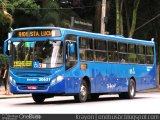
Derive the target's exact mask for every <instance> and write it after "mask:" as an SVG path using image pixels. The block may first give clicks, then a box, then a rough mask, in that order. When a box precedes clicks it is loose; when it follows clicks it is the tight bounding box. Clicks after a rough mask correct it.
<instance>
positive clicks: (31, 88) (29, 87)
mask: <svg viewBox="0 0 160 120" xmlns="http://www.w3.org/2000/svg"><path fill="white" fill-rule="evenodd" d="M27 89H28V90H36V89H37V86H27Z"/></svg>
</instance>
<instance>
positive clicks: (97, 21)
mask: <svg viewBox="0 0 160 120" xmlns="http://www.w3.org/2000/svg"><path fill="white" fill-rule="evenodd" d="M96 6H97V8H96V13H95V18H94V30H93V31H94V32H96V33H100V26H101V20H100V18H101V1H97V5H96Z"/></svg>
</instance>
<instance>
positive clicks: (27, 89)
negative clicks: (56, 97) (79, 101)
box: [10, 81, 65, 94]
mask: <svg viewBox="0 0 160 120" xmlns="http://www.w3.org/2000/svg"><path fill="white" fill-rule="evenodd" d="M10 91H11V93H13V94H32V93H46V94H47V93H49V94H60V93H65V83H64V81H62V82H60V83H57V84H55V85H50V84H43V85H41V84H36V85H27V84H17V85H13V84H12V83H10Z"/></svg>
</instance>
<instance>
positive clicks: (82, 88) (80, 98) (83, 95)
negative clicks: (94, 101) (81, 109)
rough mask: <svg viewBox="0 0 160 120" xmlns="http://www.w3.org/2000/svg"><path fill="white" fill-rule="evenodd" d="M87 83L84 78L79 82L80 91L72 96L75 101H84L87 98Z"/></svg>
mask: <svg viewBox="0 0 160 120" xmlns="http://www.w3.org/2000/svg"><path fill="white" fill-rule="evenodd" d="M88 94H89V91H88V85H87V82H86V81H85V80H83V81H82V82H81V86H80V93H79V94H77V95H75V96H74V99H75V101H76V102H86V100H87V98H88Z"/></svg>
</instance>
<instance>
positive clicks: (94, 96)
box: [90, 94, 99, 100]
mask: <svg viewBox="0 0 160 120" xmlns="http://www.w3.org/2000/svg"><path fill="white" fill-rule="evenodd" d="M98 98H99V94H91V95H90V99H91V100H97V99H98Z"/></svg>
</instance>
